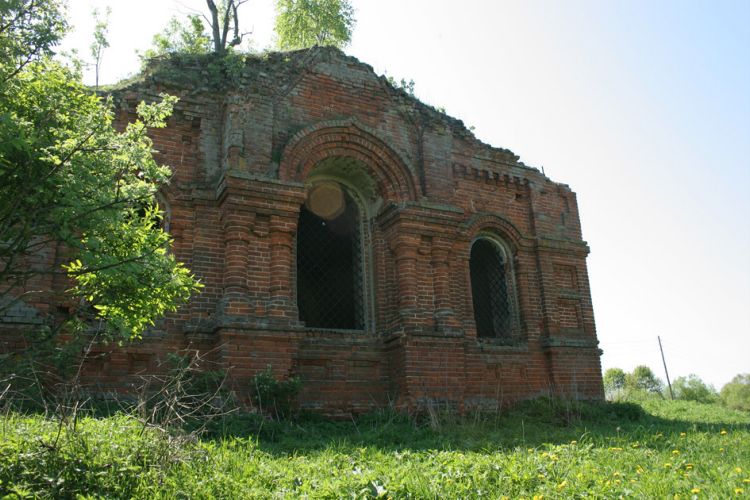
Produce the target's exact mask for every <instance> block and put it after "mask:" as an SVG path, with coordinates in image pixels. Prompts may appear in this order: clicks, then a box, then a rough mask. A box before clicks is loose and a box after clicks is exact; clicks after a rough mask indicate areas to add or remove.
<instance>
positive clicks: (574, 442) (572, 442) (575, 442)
mask: <svg viewBox="0 0 750 500" xmlns="http://www.w3.org/2000/svg"><path fill="white" fill-rule="evenodd" d="M577 443H578V441H576V440H575V439H574V440H573V441H571V442H570V444H577Z"/></svg>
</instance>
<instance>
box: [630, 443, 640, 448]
mask: <svg viewBox="0 0 750 500" xmlns="http://www.w3.org/2000/svg"><path fill="white" fill-rule="evenodd" d="M630 447H631V448H640V447H641V445H639V444H638V443H635V444H631V445H630Z"/></svg>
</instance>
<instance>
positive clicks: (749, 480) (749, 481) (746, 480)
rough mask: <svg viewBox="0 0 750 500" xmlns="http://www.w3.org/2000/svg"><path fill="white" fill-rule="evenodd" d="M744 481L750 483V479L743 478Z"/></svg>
mask: <svg viewBox="0 0 750 500" xmlns="http://www.w3.org/2000/svg"><path fill="white" fill-rule="evenodd" d="M742 482H743V483H745V484H748V483H750V479H743V480H742Z"/></svg>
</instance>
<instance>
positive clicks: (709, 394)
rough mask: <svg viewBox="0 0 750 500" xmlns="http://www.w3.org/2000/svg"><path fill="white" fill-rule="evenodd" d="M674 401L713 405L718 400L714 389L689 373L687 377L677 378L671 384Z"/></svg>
mask: <svg viewBox="0 0 750 500" xmlns="http://www.w3.org/2000/svg"><path fill="white" fill-rule="evenodd" d="M672 389H673V390H674V397H675V399H682V400H685V401H697V402H699V403H713V402H715V401H716V400H717V399H718V395H717V394H716V389H714V388H713V387H711V386H710V385H707V384H706V383H705V382H703V380H701V378H700V377H699V376H698V375H696V374H694V373H691V374H690V375H688V376H687V377H677V378H676V379H675V381H674V382H673V383H672Z"/></svg>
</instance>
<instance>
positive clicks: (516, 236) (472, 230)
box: [460, 213, 531, 253]
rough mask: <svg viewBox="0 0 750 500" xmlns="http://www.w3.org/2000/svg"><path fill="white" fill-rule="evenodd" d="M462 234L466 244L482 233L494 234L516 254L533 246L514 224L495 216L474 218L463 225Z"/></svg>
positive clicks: (483, 215)
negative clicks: (519, 250) (521, 249)
mask: <svg viewBox="0 0 750 500" xmlns="http://www.w3.org/2000/svg"><path fill="white" fill-rule="evenodd" d="M460 232H461V236H462V238H463V240H464V241H465V242H467V241H468V242H470V241H471V240H472V239H474V238H475V237H476V236H477V235H478V234H479V233H480V232H489V233H494V234H496V235H497V236H498V237H499V238H501V239H502V240H503V241H504V242H505V243H506V244H507V245H509V246H510V249H511V250H512V251H513V252H514V253H515V252H516V251H517V250H518V249H520V248H523V247H526V246H528V245H530V244H531V242H530V241H529V239H528V238H527V237H525V236H524V235H523V234H522V233H521V231H519V230H518V228H517V227H516V226H515V225H514V224H513V223H512V222H510V221H509V220H506V219H504V218H503V217H500V216H499V215H495V214H487V213H484V214H483V213H479V214H476V215H474V216H472V217H471V218H470V219H469V220H467V221H466V222H465V223H464V224H462V226H461V231H460Z"/></svg>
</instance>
